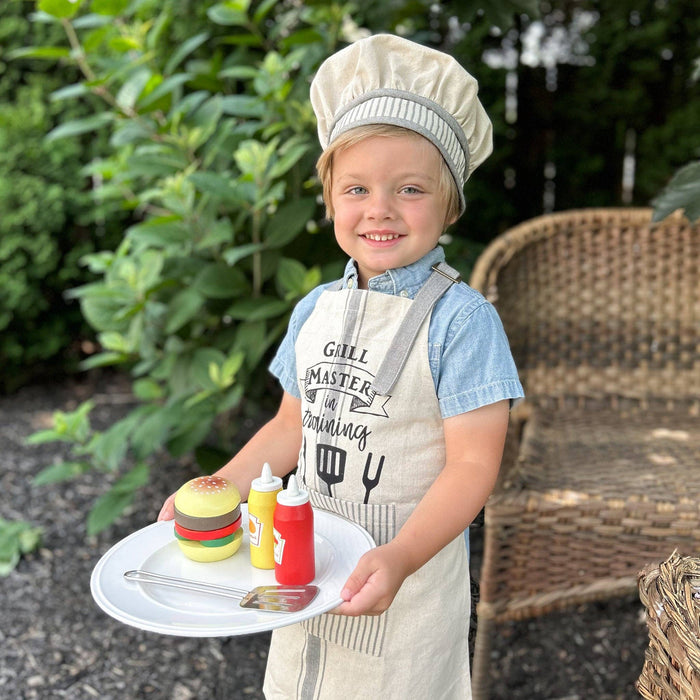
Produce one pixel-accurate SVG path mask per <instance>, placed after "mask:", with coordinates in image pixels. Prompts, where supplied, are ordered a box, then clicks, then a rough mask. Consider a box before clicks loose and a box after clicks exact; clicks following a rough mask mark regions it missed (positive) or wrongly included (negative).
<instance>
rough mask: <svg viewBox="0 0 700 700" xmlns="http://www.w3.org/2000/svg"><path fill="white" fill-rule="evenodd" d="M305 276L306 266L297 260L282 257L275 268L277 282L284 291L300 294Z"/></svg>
mask: <svg viewBox="0 0 700 700" xmlns="http://www.w3.org/2000/svg"><path fill="white" fill-rule="evenodd" d="M305 278H306V267H304V265H303V264H302V263H300V262H299V261H298V260H293V259H291V258H282V259H281V260H280V261H279V267H278V268H277V282H278V283H279V285H280V287H282V289H283V290H284V291H285V292H292V293H294V294H295V295H297V296H299V295H301V292H302V291H303V288H304V280H305Z"/></svg>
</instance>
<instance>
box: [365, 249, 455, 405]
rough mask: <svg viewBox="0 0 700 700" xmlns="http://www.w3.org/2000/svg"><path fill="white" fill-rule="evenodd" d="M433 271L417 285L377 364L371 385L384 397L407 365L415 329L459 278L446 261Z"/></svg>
mask: <svg viewBox="0 0 700 700" xmlns="http://www.w3.org/2000/svg"><path fill="white" fill-rule="evenodd" d="M432 270H433V272H432V274H431V275H430V277H428V280H427V281H426V283H425V284H424V285H423V286H422V287H421V288H420V290H419V291H418V294H416V297H415V299H414V300H413V303H412V304H411V306H410V308H409V309H408V311H407V312H406V316H405V317H404V319H403V321H402V322H401V325H400V326H399V329H398V331H396V335H395V336H394V337H393V339H392V341H391V345H390V346H389V350H388V351H387V354H386V355H385V356H384V359H383V360H382V364H381V365H380V366H379V370H378V371H377V376H376V377H375V378H374V382H372V387H371V388H372V389H373V390H374V391H376V392H377V394H379V395H380V396H386V395H387V394H388V393H389V392H390V391H391V390H392V389H393V388H394V384H396V380H397V379H398V378H399V375H400V374H401V370H402V369H403V367H404V365H405V364H406V360H407V359H408V355H409V353H410V352H411V348H412V347H413V342H414V341H415V339H416V336H417V335H418V331H419V330H420V327H421V325H422V324H423V321H425V319H426V318H427V317H428V315H429V314H430V312H431V311H432V309H433V307H434V306H435V304H436V303H437V302H438V300H439V299H440V297H442V295H443V294H444V293H445V292H446V291H447V290H448V289H449V288H450V287H451V286H452V285H453V284H457V283H458V282H461V280H462V278H461V276H460V274H459V273H458V272H457V270H455V269H454V268H453V267H450V266H449V265H448V264H447V263H445V262H441V263H438V264H437V265H433V267H432Z"/></svg>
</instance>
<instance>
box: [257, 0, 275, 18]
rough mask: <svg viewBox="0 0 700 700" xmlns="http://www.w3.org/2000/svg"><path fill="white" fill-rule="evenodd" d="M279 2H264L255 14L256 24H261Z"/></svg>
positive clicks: (272, 0)
mask: <svg viewBox="0 0 700 700" xmlns="http://www.w3.org/2000/svg"><path fill="white" fill-rule="evenodd" d="M277 2H278V0H263V2H261V3H260V5H258V8H257V9H256V10H255V12H254V13H253V21H254V22H255V23H256V24H260V22H262V21H263V20H264V19H265V17H266V16H267V14H268V13H269V12H270V10H271V9H272V8H273V7H274V6H275V5H276V4H277Z"/></svg>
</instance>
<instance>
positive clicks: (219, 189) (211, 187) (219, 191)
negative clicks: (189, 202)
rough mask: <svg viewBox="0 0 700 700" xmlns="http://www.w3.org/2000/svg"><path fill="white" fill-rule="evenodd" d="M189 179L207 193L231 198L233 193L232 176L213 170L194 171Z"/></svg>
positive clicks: (222, 197)
mask: <svg viewBox="0 0 700 700" xmlns="http://www.w3.org/2000/svg"><path fill="white" fill-rule="evenodd" d="M188 180H190V182H192V183H193V184H194V186H195V187H196V188H197V189H198V190H199V191H200V192H204V193H205V194H210V195H213V196H214V197H219V198H221V199H230V198H231V196H232V194H233V182H232V180H231V178H230V177H227V176H225V175H219V173H212V172H197V173H192V174H191V175H190V176H189V177H188Z"/></svg>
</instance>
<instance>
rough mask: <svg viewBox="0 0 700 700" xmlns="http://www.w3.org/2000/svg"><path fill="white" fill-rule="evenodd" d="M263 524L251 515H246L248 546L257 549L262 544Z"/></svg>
mask: <svg viewBox="0 0 700 700" xmlns="http://www.w3.org/2000/svg"><path fill="white" fill-rule="evenodd" d="M264 528H265V523H264V522H263V521H262V520H260V518H258V517H257V516H256V515H253V514H252V513H249V514H248V529H249V534H250V546H251V547H259V546H260V543H261V542H262V536H263V529H264Z"/></svg>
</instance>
